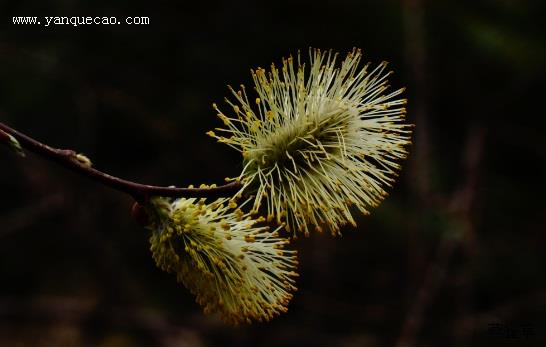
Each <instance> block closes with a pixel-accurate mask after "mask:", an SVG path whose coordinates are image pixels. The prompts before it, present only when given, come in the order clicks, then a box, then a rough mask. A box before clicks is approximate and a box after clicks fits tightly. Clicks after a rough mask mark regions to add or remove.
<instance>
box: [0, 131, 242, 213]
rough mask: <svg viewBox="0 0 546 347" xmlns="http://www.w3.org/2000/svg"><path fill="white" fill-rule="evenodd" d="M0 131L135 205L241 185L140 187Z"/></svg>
mask: <svg viewBox="0 0 546 347" xmlns="http://www.w3.org/2000/svg"><path fill="white" fill-rule="evenodd" d="M2 132H4V133H6V134H8V135H11V136H13V137H14V138H15V139H16V140H17V141H19V143H20V145H21V146H22V147H23V148H24V149H26V150H28V151H31V152H33V153H35V154H38V155H40V156H42V157H44V158H46V159H47V160H50V161H53V162H56V163H58V164H60V165H61V166H63V167H65V168H67V169H69V170H72V171H74V172H76V173H78V174H80V175H82V176H85V177H88V178H90V179H92V180H93V181H95V182H98V183H101V184H103V185H105V186H108V187H110V188H113V189H115V190H118V191H120V192H123V193H127V194H129V195H131V196H132V197H133V198H134V199H135V200H136V201H138V202H145V201H146V200H147V199H149V198H150V197H153V196H165V197H193V198H212V197H221V196H226V195H230V194H234V193H235V192H236V191H237V189H239V188H240V186H241V185H240V183H239V182H231V183H228V184H225V185H222V186H218V187H210V188H176V187H160V186H151V185H147V184H140V183H136V182H132V181H128V180H124V179H121V178H118V177H115V176H112V175H109V174H107V173H105V172H102V171H99V170H97V169H95V168H93V167H92V166H91V162H90V161H89V159H87V157H85V156H83V155H81V154H78V153H76V152H75V151H73V150H70V149H58V148H53V147H50V146H48V145H46V144H43V143H41V142H39V141H37V140H35V139H33V138H32V137H30V136H27V135H25V134H23V133H21V132H19V131H17V130H15V129H12V128H10V127H9V126H7V125H5V124H4V123H2V122H0V134H2Z"/></svg>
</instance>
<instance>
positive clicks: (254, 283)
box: [146, 198, 297, 324]
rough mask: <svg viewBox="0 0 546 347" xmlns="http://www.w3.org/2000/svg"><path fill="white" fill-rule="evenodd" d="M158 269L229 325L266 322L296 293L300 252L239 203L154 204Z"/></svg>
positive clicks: (160, 200) (152, 223)
mask: <svg viewBox="0 0 546 347" xmlns="http://www.w3.org/2000/svg"><path fill="white" fill-rule="evenodd" d="M146 209H147V215H148V216H151V218H150V220H149V221H148V223H149V226H148V228H149V229H151V230H152V235H151V237H150V243H151V251H152V255H153V258H154V260H155V262H156V264H157V266H158V267H160V268H161V269H163V270H165V271H167V272H171V273H174V274H176V276H177V279H178V280H179V281H180V282H182V283H183V284H184V285H185V286H186V287H187V288H188V289H189V290H190V291H191V292H192V293H193V294H194V295H196V297H197V302H198V303H199V304H200V305H202V306H204V311H205V313H219V314H220V315H221V317H222V318H223V319H224V320H225V321H227V322H229V323H231V324H240V323H250V322H252V321H254V320H257V321H263V320H265V321H267V320H269V319H271V318H273V317H274V316H276V315H278V314H279V313H281V312H285V311H286V310H287V308H286V306H287V304H288V302H289V301H290V299H291V298H292V292H293V291H295V290H296V287H295V279H294V278H295V277H296V276H297V273H296V272H295V269H296V267H297V260H296V251H290V250H285V249H284V246H285V245H286V244H288V240H286V239H284V238H281V237H279V235H278V232H277V231H270V230H269V227H267V226H258V225H259V224H260V223H261V222H263V218H258V219H253V218H252V217H251V216H250V215H249V214H248V213H244V212H243V211H242V210H241V209H240V208H237V206H236V204H235V202H233V201H232V200H228V199H218V200H216V201H214V202H212V203H207V202H206V200H205V199H199V200H198V199H185V198H181V199H177V200H174V201H171V200H169V199H166V198H154V199H152V200H151V202H150V203H149V204H148V206H147V207H146Z"/></svg>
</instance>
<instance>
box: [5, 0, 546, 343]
mask: <svg viewBox="0 0 546 347" xmlns="http://www.w3.org/2000/svg"><path fill="white" fill-rule="evenodd" d="M0 14H1V16H0V19H1V22H0V81H1V82H0V120H1V121H2V122H5V123H6V124H8V125H10V126H13V127H15V128H17V129H19V130H22V131H24V132H26V133H28V134H30V135H32V136H34V137H35V138H37V139H39V140H41V141H43V142H46V143H48V144H50V145H53V146H57V147H62V148H71V149H75V150H77V151H80V152H83V153H85V154H87V155H88V156H89V157H90V158H91V159H92V160H93V162H94V165H95V166H96V167H97V168H99V169H103V170H104V171H106V172H109V173H111V174H114V175H117V176H120V177H124V178H127V179H131V180H135V181H138V182H143V183H149V184H158V185H171V184H175V185H179V186H185V185H188V184H199V183H203V182H205V183H214V182H217V183H219V182H223V179H224V177H226V176H234V175H236V174H237V173H238V172H239V170H240V168H241V167H240V157H239V155H238V153H237V152H236V151H234V150H231V149H230V148H229V147H228V146H224V145H221V144H217V143H215V142H214V141H213V140H212V139H211V138H209V137H208V136H206V135H205V132H206V131H208V130H210V129H213V128H214V127H216V126H219V125H220V122H219V120H218V119H217V118H216V117H215V112H214V111H213V110H212V107H211V104H212V102H219V103H221V102H222V100H223V98H224V96H227V95H228V90H227V88H226V85H227V84H228V83H229V84H233V85H238V84H240V83H244V84H246V85H247V86H249V85H251V78H250V73H249V69H250V68H255V67H257V66H262V67H267V66H269V64H270V63H271V62H276V63H277V65H278V64H280V60H281V57H283V56H287V55H289V54H291V53H292V54H295V53H296V52H297V51H298V50H302V51H304V52H306V51H307V49H308V47H309V46H312V47H318V48H324V49H330V48H332V49H334V50H336V51H339V52H341V53H343V54H345V53H346V52H348V51H349V50H351V49H352V47H360V48H362V50H363V52H364V56H365V59H366V60H369V61H371V62H372V63H375V64H377V63H379V62H381V61H382V60H387V61H389V62H390V67H391V68H392V69H393V70H394V71H395V75H394V76H393V77H392V78H391V84H392V86H393V87H394V88H398V87H402V86H406V87H407V88H408V89H407V92H406V96H407V97H408V98H409V104H408V118H409V121H410V122H412V123H414V124H416V127H415V134H414V140H413V142H414V145H413V146H412V148H411V154H410V157H409V158H408V160H407V161H405V162H404V163H403V165H404V170H403V171H402V173H401V175H400V177H399V179H398V181H397V183H396V184H395V185H394V187H393V188H392V189H390V196H389V197H388V198H387V199H386V200H385V201H384V203H383V204H382V205H381V206H380V207H379V208H377V209H375V210H374V211H373V213H372V214H371V215H370V216H366V217H364V216H361V217H359V218H358V228H356V229H352V228H347V229H346V230H344V232H343V237H342V238H335V239H333V238H332V237H331V236H330V235H328V234H324V235H312V236H311V237H309V238H300V239H298V240H297V241H295V242H294V244H293V246H294V247H295V248H297V249H298V250H299V251H300V254H301V257H300V258H301V259H300V272H301V277H300V281H299V285H298V287H299V290H298V292H297V293H296V295H295V297H294V299H293V300H292V302H291V304H290V307H289V312H288V313H287V314H284V315H282V316H280V317H278V318H277V319H275V320H273V321H272V322H270V323H267V324H253V325H250V326H243V327H237V328H233V327H229V326H226V325H224V324H223V323H222V322H221V321H220V320H219V319H218V318H217V317H214V316H205V315H203V313H202V311H201V308H200V307H199V306H198V305H197V304H196V303H195V302H194V298H193V296H192V295H191V294H190V293H189V292H188V291H187V290H186V289H185V288H183V286H182V285H181V284H178V283H177V282H176V281H175V278H174V276H172V275H169V274H167V273H164V272H162V271H160V270H159V269H158V268H156V266H155V265H154V263H153V260H152V258H151V256H150V252H149V245H148V234H147V232H146V231H145V230H143V229H142V228H141V227H140V226H139V225H137V224H136V223H135V222H134V221H133V220H132V219H131V216H130V214H129V210H130V206H131V203H132V201H131V200H130V198H128V197H127V196H124V195H123V194H121V193H118V192H116V191H112V190H110V189H108V188H105V187H102V186H100V185H97V184H96V183H94V182H91V181H88V180H86V179H85V178H81V177H79V176H76V175H74V174H72V173H70V172H67V171H65V170H64V169H63V168H60V167H58V166H56V165H55V164H52V163H50V162H47V161H44V160H43V159H41V158H38V157H36V156H34V155H28V157H27V158H26V159H21V158H18V157H16V156H15V155H14V154H12V153H11V152H10V151H9V150H7V149H6V148H4V147H2V148H0V168H1V169H0V191H1V198H0V346H38V347H41V346H101V347H117V346H119V347H123V346H169V347H170V346H173V347H174V346H216V345H221V346H279V345H283V346H289V345H293V346H347V347H353V346H370V347H380V346H396V347H408V346H505V345H507V346H544V345H546V276H544V274H545V270H546V252H545V251H544V250H545V248H546V234H545V229H546V228H545V227H544V225H545V222H544V217H545V216H546V208H545V207H546V204H545V203H544V196H546V189H545V184H544V178H545V174H546V170H545V169H544V168H543V167H542V165H541V164H544V163H545V161H546V141H545V136H544V134H545V132H544V130H545V125H546V117H545V114H544V107H543V105H542V104H541V103H542V100H543V98H544V92H543V90H542V88H543V87H544V85H545V84H546V64H545V63H546V39H545V36H544V32H543V31H542V30H541V29H542V27H543V25H544V18H545V14H546V3H545V2H543V1H525V0H518V1H516V0H496V1H493V0H490V1H485V0H482V1H472V2H464V1H424V0H405V1H394V0H390V1H379V0H377V1H363V0H359V1H357V0H337V1H328V2H327V1H323V2H320V1H294V2H291V3H288V2H282V1H270V2H259V1H230V2H228V1H225V2H222V3H216V4H215V3H210V2H207V1H201V2H199V1H198V2H192V3H191V4H189V3H183V2H180V3H179V4H176V5H175V4H174V3H173V2H168V1H158V2H154V3H152V2H129V1H118V2H111V1H105V0H99V1H93V2H89V3H83V2H78V1H71V0H56V1H47V2H36V1H18V2H8V1H2V2H0ZM12 16H117V17H118V18H119V19H122V20H123V19H124V18H125V17H126V16H147V17H149V18H150V24H149V25H126V24H121V25H87V26H78V27H74V26H70V25H57V26H53V25H51V26H50V27H45V26H43V25H15V24H13V22H12Z"/></svg>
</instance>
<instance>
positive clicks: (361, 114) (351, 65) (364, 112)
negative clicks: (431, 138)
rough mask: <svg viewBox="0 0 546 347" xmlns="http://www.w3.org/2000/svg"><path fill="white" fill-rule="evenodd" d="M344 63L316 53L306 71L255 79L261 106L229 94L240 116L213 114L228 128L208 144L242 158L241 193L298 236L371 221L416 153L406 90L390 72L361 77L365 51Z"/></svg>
mask: <svg viewBox="0 0 546 347" xmlns="http://www.w3.org/2000/svg"><path fill="white" fill-rule="evenodd" d="M337 60H338V56H337V54H333V53H332V52H331V51H330V52H326V53H325V52H321V51H320V50H310V64H309V68H308V69H307V68H306V66H305V64H303V63H302V62H301V59H300V56H299V55H298V57H297V62H296V63H295V62H294V59H293V58H292V57H290V58H288V59H285V60H283V64H282V67H281V68H280V69H278V68H277V67H276V66H275V65H272V66H271V69H270V71H269V72H268V71H266V70H265V69H262V68H258V69H257V70H252V77H253V79H254V85H255V89H256V92H257V97H256V98H254V99H252V98H251V99H249V96H248V94H247V92H246V90H245V87H244V86H241V89H240V90H238V91H236V90H234V89H232V88H231V87H230V90H231V91H232V94H233V97H234V101H231V100H229V99H226V101H227V103H228V104H229V105H230V106H231V108H232V110H233V113H232V115H231V116H228V115H226V114H225V113H223V112H222V111H220V109H219V108H218V107H217V105H216V104H214V105H213V106H214V108H215V109H216V111H217V112H218V117H219V118H220V119H221V120H222V121H223V123H224V125H225V128H217V129H216V130H217V132H218V134H217V133H215V132H213V131H210V132H208V134H209V135H210V136H212V137H214V138H216V139H217V140H218V141H219V142H222V143H225V144H227V145H229V146H231V147H233V148H235V149H236V150H238V151H240V152H241V153H242V157H243V169H242V172H241V174H240V176H239V177H238V179H239V180H240V181H241V182H242V184H243V188H242V190H241V192H240V193H243V192H246V193H249V194H253V195H254V200H253V210H254V211H256V212H258V211H260V210H262V209H265V213H267V218H268V220H273V219H275V220H276V222H277V223H279V224H285V225H286V229H287V230H288V231H293V232H294V233H295V232H296V231H301V232H304V233H305V234H306V235H307V234H308V233H309V230H310V228H312V227H313V226H314V229H315V230H317V231H322V230H323V228H326V229H328V230H330V231H331V232H332V233H333V234H338V233H340V227H341V226H343V225H345V224H346V223H347V222H349V223H351V224H353V225H355V220H354V218H353V216H352V214H351V211H350V207H351V206H355V207H356V208H357V209H358V210H360V211H361V212H363V213H366V214H367V213H369V212H368V211H369V208H370V207H375V206H377V205H378V204H379V203H380V202H381V201H382V200H383V198H384V197H385V196H386V194H387V193H386V191H385V187H387V186H390V185H391V184H392V183H393V181H394V178H395V177H396V174H397V171H398V170H399V169H400V165H399V164H398V163H397V161H398V160H400V159H403V158H405V157H406V155H407V151H406V147H407V145H409V144H410V136H411V127H412V126H411V125H409V124H407V123H406V122H405V113H406V110H405V107H404V105H405V104H406V100H405V99H400V98H399V96H400V95H401V94H402V93H403V91H404V89H398V90H395V91H391V92H389V91H388V89H389V86H388V85H387V77H388V76H389V74H390V73H391V72H386V71H385V69H386V67H387V63H385V62H383V63H381V64H379V65H378V66H377V67H375V68H373V69H370V65H369V64H367V65H365V66H364V67H361V66H360V60H361V53H360V51H359V50H353V51H352V52H350V53H349V54H348V55H347V57H346V58H345V60H343V61H342V62H341V64H339V65H338V64H337ZM294 235H295V234H294Z"/></svg>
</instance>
